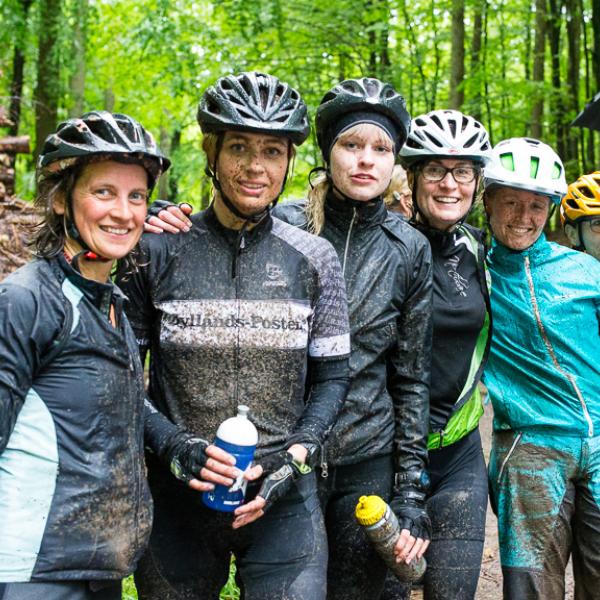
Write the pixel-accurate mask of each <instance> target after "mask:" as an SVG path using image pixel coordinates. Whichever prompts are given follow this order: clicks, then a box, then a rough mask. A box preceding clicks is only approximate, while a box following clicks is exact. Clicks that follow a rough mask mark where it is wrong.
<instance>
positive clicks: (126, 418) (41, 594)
mask: <svg viewBox="0 0 600 600" xmlns="http://www.w3.org/2000/svg"><path fill="white" fill-rule="evenodd" d="M168 166H169V161H168V160H167V159H166V158H165V157H164V156H163V155H162V154H161V153H160V151H159V149H158V148H157V147H156V144H155V143H154V140H153V138H152V136H151V135H150V134H149V133H147V132H146V131H145V130H144V128H143V127H142V126H141V125H140V124H139V123H137V121H135V120H133V119H131V118H130V117H128V116H126V115H120V114H114V115H113V114H110V113H108V112H103V111H99V112H92V113H87V114H85V115H83V117H81V118H80V119H70V120H68V121H66V122H64V123H61V124H60V125H59V127H58V129H57V131H56V132H55V133H54V134H52V135H50V136H49V137H48V138H47V139H46V141H45V144H44V147H43V150H42V154H41V156H40V159H39V168H38V194H37V198H36V203H37V206H38V207H39V209H40V211H41V213H42V218H43V221H42V223H41V225H40V227H39V229H38V231H37V234H36V237H35V248H36V251H37V256H38V258H36V259H35V260H33V261H32V262H30V263H29V264H28V265H26V266H24V267H22V268H20V269H18V270H17V271H16V272H14V273H13V274H11V275H10V276H9V277H7V278H6V279H5V280H4V282H3V283H2V284H1V285H0V598H2V600H32V599H34V598H43V599H44V600H59V599H60V600H62V599H63V598H69V600H92V599H93V600H117V599H119V600H120V598H121V579H122V578H123V577H125V576H127V575H129V574H130V573H131V571H132V570H133V568H134V567H135V565H136V563H137V560H138V558H139V556H140V554H141V553H142V551H143V550H144V548H145V546H146V543H147V540H148V536H149V533H150V525H151V519H152V506H151V499H150V494H149V491H148V488H147V485H146V481H145V473H144V457H143V447H144V438H145V441H146V444H148V445H149V446H150V447H152V448H153V450H154V452H155V453H156V454H157V455H158V456H159V457H160V458H161V459H163V460H165V462H167V464H170V463H171V461H172V460H177V461H179V462H180V463H183V464H187V463H188V462H189V454H190V452H191V451H192V450H193V449H194V448H195V444H194V443H193V441H192V442H190V439H193V438H192V436H190V435H188V434H186V433H185V432H184V431H183V430H180V429H179V428H177V427H175V426H174V425H172V424H171V423H169V422H168V421H167V420H166V419H165V418H164V417H162V415H160V414H159V413H157V412H156V411H155V410H154V409H152V408H151V406H150V405H149V404H147V403H146V401H145V392H144V386H143V372H142V366H141V364H140V361H139V358H138V352H137V344H136V341H135V337H134V335H133V332H132V331H131V328H130V327H129V324H128V322H127V319H126V318H125V316H124V313H123V309H122V305H123V298H122V294H121V293H120V292H119V290H118V289H117V288H116V287H115V286H114V285H113V284H112V283H111V280H110V273H111V269H112V267H113V265H114V263H115V261H116V260H119V259H123V258H125V257H126V256H127V255H128V253H129V252H130V251H131V250H132V249H133V248H134V246H135V245H136V243H137V241H138V239H139V237H140V235H141V233H142V227H143V223H144V218H145V216H146V201H147V198H148V195H149V193H150V191H151V190H152V187H153V186H154V183H155V182H156V179H157V178H158V176H159V175H160V174H161V173H162V172H163V171H165V170H166V169H167V168H168ZM130 264H132V265H133V263H130ZM192 485H194V486H195V487H196V488H197V489H207V485H206V484H204V483H203V484H201V483H200V482H198V481H193V482H192Z"/></svg>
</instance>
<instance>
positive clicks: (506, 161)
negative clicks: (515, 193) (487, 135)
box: [500, 152, 515, 171]
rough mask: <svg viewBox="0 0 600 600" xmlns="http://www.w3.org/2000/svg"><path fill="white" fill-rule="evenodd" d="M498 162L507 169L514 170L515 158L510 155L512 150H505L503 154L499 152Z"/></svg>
mask: <svg viewBox="0 0 600 600" xmlns="http://www.w3.org/2000/svg"><path fill="white" fill-rule="evenodd" d="M500 162H501V163H502V166H503V167H504V168H505V169H506V170H507V171H514V170H515V159H514V157H513V155H512V152H507V153H505V154H501V155H500Z"/></svg>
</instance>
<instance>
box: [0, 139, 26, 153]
mask: <svg viewBox="0 0 600 600" xmlns="http://www.w3.org/2000/svg"><path fill="white" fill-rule="evenodd" d="M0 152H10V153H12V154H29V152H30V149H29V136H28V135H22V136H20V137H5V138H0Z"/></svg>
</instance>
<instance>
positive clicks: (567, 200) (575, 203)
mask: <svg viewBox="0 0 600 600" xmlns="http://www.w3.org/2000/svg"><path fill="white" fill-rule="evenodd" d="M597 216H600V171H596V172H594V173H590V174H589V175H582V176H581V177H580V178H579V179H578V180H577V181H575V182H574V183H572V184H571V185H569V187H568V189H567V195H566V196H565V197H564V198H563V199H562V202H561V204H560V220H561V221H562V224H563V225H564V224H565V223H577V221H581V220H584V219H589V218H590V217H597Z"/></svg>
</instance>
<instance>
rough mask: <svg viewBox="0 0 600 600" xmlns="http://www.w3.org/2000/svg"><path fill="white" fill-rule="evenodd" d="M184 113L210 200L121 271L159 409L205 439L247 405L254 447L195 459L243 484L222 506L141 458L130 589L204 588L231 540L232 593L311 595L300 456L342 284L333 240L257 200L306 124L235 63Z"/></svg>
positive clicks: (341, 352)
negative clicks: (140, 507)
mask: <svg viewBox="0 0 600 600" xmlns="http://www.w3.org/2000/svg"><path fill="white" fill-rule="evenodd" d="M198 121H199V123H200V127H201V129H202V132H203V134H204V141H203V148H204V150H205V153H206V161H207V169H206V172H207V174H208V175H209V176H210V177H211V179H212V182H213V186H214V196H213V202H212V204H211V206H210V207H209V208H208V209H207V210H206V211H204V212H201V213H198V214H196V215H193V216H192V217H191V218H190V224H191V225H192V226H191V227H189V228H187V229H188V231H186V232H182V233H181V234H180V235H178V236H166V235H162V236H158V235H152V234H149V235H145V236H144V237H143V238H142V241H141V244H140V253H141V260H140V264H141V266H140V267H139V269H138V271H137V272H136V273H134V274H133V275H132V276H131V277H129V278H127V277H120V278H119V280H120V281H121V282H122V286H123V288H124V290H125V291H126V293H127V295H128V297H129V299H130V304H129V308H128V314H129V316H130V318H131V320H132V323H133V326H134V330H135V332H136V334H137V337H138V340H139V341H140V344H141V347H142V352H144V353H145V350H146V349H150V351H151V362H150V365H151V366H150V393H151V396H152V398H153V399H154V400H155V402H156V403H157V405H158V406H159V408H160V409H161V410H163V411H165V412H166V413H167V414H168V415H169V416H170V417H171V418H172V419H173V420H174V421H176V422H177V423H178V424H180V425H183V426H185V427H186V428H191V429H193V430H195V431H198V432H199V434H200V435H201V436H202V437H203V438H204V439H207V440H211V439H213V438H214V437H215V434H216V432H217V429H218V427H219V424H220V423H221V422H222V421H224V420H225V419H227V418H229V417H232V416H234V415H235V414H236V412H237V407H238V405H247V406H248V407H249V409H250V419H251V420H252V421H253V422H254V423H255V425H256V428H257V429H258V445H257V449H256V454H255V466H254V467H252V468H250V469H248V470H247V471H245V472H243V473H242V472H240V470H239V469H237V468H236V467H235V464H234V462H235V461H234V458H233V456H231V455H229V454H227V453H223V455H221V456H217V455H216V454H214V449H215V447H214V446H208V447H207V448H206V453H205V454H206V456H205V458H206V459H207V460H205V464H204V465H199V468H198V471H197V472H194V475H196V476H197V477H198V478H199V479H200V480H201V481H202V482H203V483H205V484H207V485H211V486H212V485H213V484H224V485H227V486H232V485H233V484H234V482H235V484H236V486H240V485H241V486H242V487H243V488H246V494H245V503H244V504H242V506H240V507H238V508H236V509H235V511H234V512H229V513H227V512H217V511H216V510H213V509H211V508H208V507H207V506H206V505H204V504H203V502H202V500H201V497H200V495H199V494H197V493H195V492H194V491H193V490H190V489H189V487H186V486H184V485H181V484H180V483H179V482H178V481H176V480H175V479H174V478H172V477H171V476H170V474H169V473H168V472H166V471H165V469H164V468H163V467H162V466H161V465H160V464H156V462H155V461H154V460H153V458H152V457H149V460H148V469H149V478H150V485H151V489H152V493H153V497H154V501H155V520H154V529H153V532H152V536H151V540H150V548H149V550H148V552H147V553H146V555H145V556H144V558H143V559H142V561H141V563H140V568H139V569H138V571H137V572H136V584H137V586H138V593H139V597H140V598H141V599H156V600H164V599H165V598H170V597H173V595H174V594H176V595H177V597H181V598H183V597H186V598H188V597H194V598H206V599H207V600H208V599H212V598H215V597H218V594H219V591H220V589H221V587H222V586H223V585H224V584H225V583H226V581H227V578H228V574H229V566H230V557H231V554H232V553H234V554H235V557H236V567H237V577H238V581H239V582H240V583H241V585H242V586H243V589H244V597H245V598H248V599H249V600H251V599H265V598H292V597H293V598H307V599H308V598H310V599H314V600H319V599H324V598H325V576H326V562H327V541H326V535H325V529H324V524H323V516H322V513H321V509H320V507H319V503H318V498H317V487H316V478H315V473H314V472H313V469H314V468H315V467H316V464H317V462H318V460H319V456H320V450H321V448H322V445H323V442H324V440H325V437H326V435H327V433H328V432H329V430H330V428H331V426H332V425H333V423H334V421H335V419H336V417H337V414H338V412H339V409H340V407H341V405H342V402H343V400H344V397H345V394H346V389H347V385H348V354H349V350H350V343H349V333H348V316H347V306H346V295H345V290H344V281H343V278H342V274H341V269H340V264H339V261H338V258H337V256H336V254H335V252H334V250H333V248H332V247H331V245H330V244H329V243H328V242H326V241H325V240H322V239H319V238H318V237H316V236H312V235H310V234H308V233H306V232H303V231H300V230H299V229H296V228H294V227H292V226H290V225H287V224H285V223H284V222H282V221H280V220H279V219H276V218H273V217H272V216H271V210H270V209H271V207H272V206H273V205H274V204H275V203H276V202H277V200H278V198H279V196H280V194H281V193H282V191H283V187H284V185H285V180H286V177H287V173H288V169H289V166H290V161H291V159H292V157H293V154H294V144H301V143H302V142H303V141H304V140H305V139H306V137H307V136H308V133H309V125H308V120H307V115H306V106H305V104H304V102H303V101H302V99H301V98H300V96H299V94H298V92H297V91H296V90H294V89H293V88H292V87H290V86H289V85H288V84H286V83H284V82H283V81H280V80H279V79H278V78H276V77H274V76H272V75H267V74H263V73H255V72H249V73H241V74H239V75H230V76H226V77H222V78H221V79H219V80H218V81H217V82H216V83H215V84H214V85H213V86H211V87H209V88H208V89H207V91H206V92H205V93H204V95H203V97H202V100H201V102H200V105H199V109H198ZM164 212H165V213H167V214H169V211H164ZM306 399H308V401H306ZM200 467H202V468H201V469H200Z"/></svg>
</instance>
